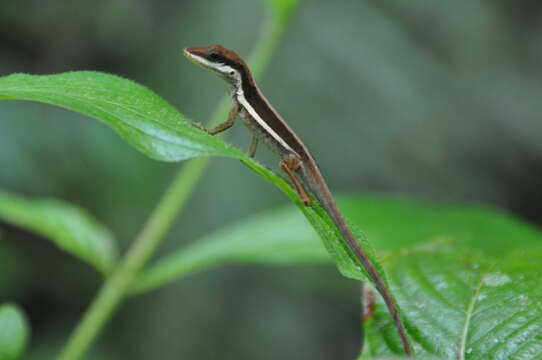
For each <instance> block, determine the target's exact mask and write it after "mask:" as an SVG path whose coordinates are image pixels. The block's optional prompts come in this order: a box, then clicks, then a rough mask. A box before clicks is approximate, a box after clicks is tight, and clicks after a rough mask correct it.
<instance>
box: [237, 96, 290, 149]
mask: <svg viewBox="0 0 542 360" xmlns="http://www.w3.org/2000/svg"><path fill="white" fill-rule="evenodd" d="M237 100H239V102H240V103H241V105H243V107H244V108H245V109H246V110H247V111H248V113H249V114H250V116H252V117H253V118H254V120H256V121H257V122H258V124H260V125H261V126H262V127H263V128H264V129H265V131H267V132H268V133H269V134H270V135H271V136H272V137H273V138H274V139H275V140H277V141H278V142H279V144H281V145H282V146H284V148H286V149H288V150H290V151H291V152H293V153H294V154H297V153H296V152H295V151H294V149H292V148H291V147H290V146H289V145H288V144H286V142H285V141H284V140H283V139H282V138H281V137H280V136H279V135H278V134H277V133H276V132H275V130H273V129H271V127H269V125H267V123H266V122H265V121H264V120H263V119H262V118H261V117H260V115H258V113H257V112H256V110H254V108H253V107H252V106H250V104H249V103H248V101H247V100H246V99H245V97H244V96H243V95H242V94H237Z"/></svg>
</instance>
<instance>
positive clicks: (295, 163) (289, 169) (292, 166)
mask: <svg viewBox="0 0 542 360" xmlns="http://www.w3.org/2000/svg"><path fill="white" fill-rule="evenodd" d="M300 167H301V160H299V159H298V158H297V157H295V156H294V155H289V156H287V157H285V158H284V159H282V160H281V161H280V168H281V169H282V170H283V171H284V172H285V173H286V175H288V178H289V179H290V181H291V182H292V184H293V185H294V188H295V191H296V192H297V193H298V194H299V197H300V198H301V200H303V204H305V206H311V204H312V199H311V197H310V196H309V194H308V193H307V190H305V187H304V186H303V183H302V182H301V180H300V179H299V177H298V176H297V175H296V171H297V170H299V168H300Z"/></svg>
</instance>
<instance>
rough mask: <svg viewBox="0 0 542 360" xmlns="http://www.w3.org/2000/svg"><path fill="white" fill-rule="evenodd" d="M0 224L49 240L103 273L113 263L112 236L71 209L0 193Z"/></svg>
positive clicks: (87, 215) (103, 228) (83, 212)
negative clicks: (21, 229) (19, 228)
mask: <svg viewBox="0 0 542 360" xmlns="http://www.w3.org/2000/svg"><path fill="white" fill-rule="evenodd" d="M0 221H4V222H6V223H9V224H13V225H16V226H19V227H21V228H24V229H26V230H29V231H32V232H34V233H36V234H39V235H41V236H44V237H45V238H48V239H50V240H51V241H53V242H54V243H55V244H56V245H58V247H60V248H61V249H63V250H66V251H67V252H69V253H71V254H72V255H75V256H77V257H78V258H80V259H81V260H84V261H86V262H88V263H89V264H92V265H94V266H95V267H96V268H97V269H99V270H100V271H102V272H107V271H108V270H109V269H110V268H111V267H112V265H113V263H114V260H115V255H116V252H115V243H114V239H113V236H112V235H111V233H110V232H109V231H108V230H107V229H106V228H105V227H104V226H102V225H101V224H100V223H98V222H97V221H96V220H95V219H94V218H92V217H91V216H90V215H89V214H88V213H86V212H85V211H84V210H82V209H81V208H79V207H76V206H74V205H71V204H67V203H65V202H61V201H58V200H48V199H35V200H33V199H26V198H23V197H21V196H17V195H14V194H9V193H6V192H0Z"/></svg>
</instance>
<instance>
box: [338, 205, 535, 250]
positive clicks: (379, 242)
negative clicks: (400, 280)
mask: <svg viewBox="0 0 542 360" xmlns="http://www.w3.org/2000/svg"><path fill="white" fill-rule="evenodd" d="M340 200H341V201H340V205H341V209H343V211H344V212H345V213H346V215H348V217H349V218H350V219H351V220H352V221H353V222H354V223H355V224H359V225H360V226H362V227H363V231H364V232H365V234H366V235H367V237H368V238H369V239H371V244H373V246H374V247H375V248H376V249H378V250H379V251H380V250H397V249H401V248H410V247H412V245H413V244H416V243H421V242H423V243H425V242H428V241H432V240H438V239H448V240H452V241H457V242H461V243H463V244H464V245H465V246H468V247H472V248H473V249H476V250H481V251H483V252H484V253H486V254H489V255H499V256H502V255H506V254H508V253H509V252H510V251H512V250H514V249H518V248H524V247H526V246H535V245H539V244H542V232H541V231H540V229H538V228H536V227H534V226H531V225H529V224H527V223H526V222H524V221H521V220H519V219H517V218H515V217H513V216H511V215H510V214H507V213H506V212H504V211H502V210H499V209H490V208H487V207H482V206H474V205H443V204H435V203H429V202H424V201H417V200H411V199H410V200H409V199H406V198H397V197H391V196H376V195H364V196H349V197H342V198H341V199H340Z"/></svg>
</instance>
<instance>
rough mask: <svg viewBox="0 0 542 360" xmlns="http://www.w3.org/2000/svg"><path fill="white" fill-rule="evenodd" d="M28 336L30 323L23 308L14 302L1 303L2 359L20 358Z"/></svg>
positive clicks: (12, 359) (0, 333)
mask: <svg viewBox="0 0 542 360" xmlns="http://www.w3.org/2000/svg"><path fill="white" fill-rule="evenodd" d="M28 337H29V329H28V324H27V320H26V318H25V315H24V314H23V312H22V311H21V309H20V308H19V307H18V306H16V305H14V304H0V359H1V360H15V359H18V358H19V357H20V356H21V354H22V353H23V351H24V350H25V346H26V343H27V342H28Z"/></svg>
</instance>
